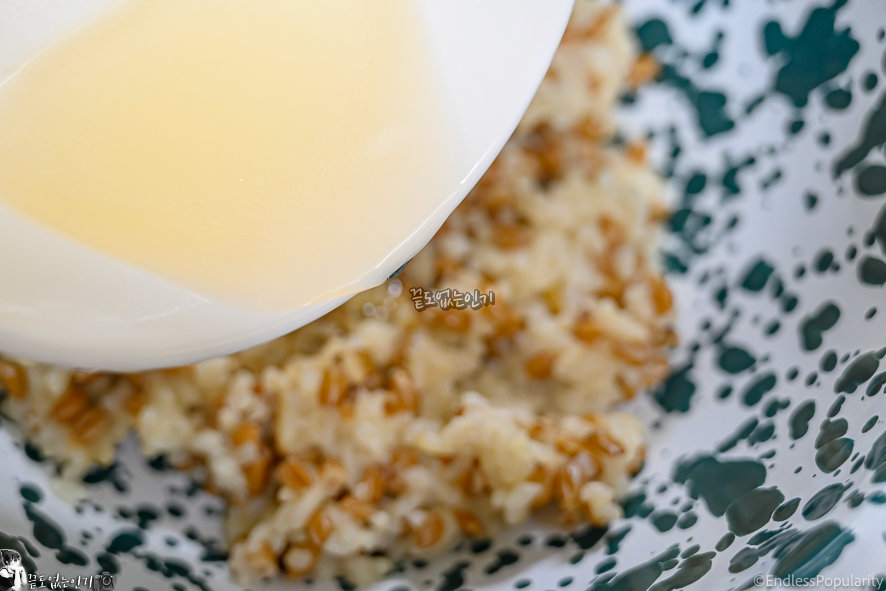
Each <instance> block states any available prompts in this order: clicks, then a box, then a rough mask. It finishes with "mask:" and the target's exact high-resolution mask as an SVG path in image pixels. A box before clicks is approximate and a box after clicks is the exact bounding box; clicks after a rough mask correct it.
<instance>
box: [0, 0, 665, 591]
mask: <svg viewBox="0 0 886 591" xmlns="http://www.w3.org/2000/svg"><path fill="white" fill-rule="evenodd" d="M654 74H655V66H654V63H651V62H650V61H649V60H648V59H647V58H640V59H635V55H634V53H633V51H632V46H631V43H630V42H629V38H628V36H627V32H626V28H625V26H624V24H623V21H622V17H621V14H620V12H619V9H618V8H617V7H614V6H601V5H598V4H595V3H593V2H590V1H589V0H579V4H578V6H577V8H576V11H575V14H574V17H573V20H572V22H571V24H570V27H569V29H568V31H567V33H566V36H565V38H564V41H563V44H562V46H561V48H560V51H559V52H558V54H557V56H556V58H555V60H554V63H553V66H552V67H551V70H550V72H549V74H548V76H547V78H546V80H545V82H544V84H543V86H542V88H541V90H540V91H539V93H538V96H537V97H536V99H535V101H534V102H533V104H532V106H531V108H530V109H529V111H528V112H527V114H526V117H525V119H524V120H523V122H522V123H521V125H520V127H519V128H518V130H517V132H516V133H515V135H514V137H513V138H512V139H511V141H510V143H509V144H508V145H507V147H506V148H505V150H504V151H503V152H502V154H501V156H500V157H499V158H498V160H497V161H496V162H495V164H494V165H493V167H492V168H491V169H490V170H489V172H488V173H487V174H486V176H485V177H484V178H483V180H482V181H481V183H480V184H479V185H478V186H477V187H476V189H475V190H474V191H473V192H472V194H471V195H470V196H469V197H468V198H467V199H466V200H465V202H464V203H463V204H462V205H461V206H460V207H459V208H458V210H457V211H456V212H455V213H454V215H453V216H452V217H451V218H450V219H449V220H448V221H447V222H446V224H445V225H444V227H443V228H442V229H441V230H440V232H439V233H438V234H437V236H436V237H435V238H434V239H433V241H432V242H431V243H430V244H429V245H428V246H427V247H426V248H425V249H424V250H423V251H422V252H421V253H420V254H419V255H418V256H417V257H416V258H415V259H414V260H413V261H412V262H411V264H410V265H409V266H408V268H407V270H406V271H405V273H404V274H403V275H402V276H400V277H399V278H397V279H395V280H392V281H389V282H388V283H387V284H386V285H383V286H381V287H378V288H376V289H374V290H371V291H369V292H367V293H364V294H361V295H359V296H357V297H355V298H354V299H353V300H352V301H351V302H349V303H348V304H346V305H345V306H343V307H342V308H340V309H338V310H336V311H334V312H333V313H331V314H329V315H327V316H326V317H324V318H321V319H320V320H317V321H316V322H314V323H312V324H311V325H309V326H306V327H304V328H302V329H300V330H298V331H296V332H294V333H292V334H290V335H287V336H285V337H282V338H280V339H278V340H276V341H273V342H271V343H268V344H266V345H263V346H260V347H257V348H255V349H252V350H249V351H245V352H242V353H239V354H236V355H231V356H228V357H223V358H220V359H213V360H211V361H206V362H203V363H198V364H195V365H192V366H189V367H183V368H176V369H171V370H163V371H154V372H147V373H143V374H138V375H111V374H104V373H88V372H77V371H71V370H67V369H63V368H58V367H47V366H43V365H39V364H33V363H28V362H25V361H21V360H18V361H13V360H5V361H0V384H2V385H3V389H4V390H5V391H6V393H7V396H6V398H5V400H4V402H3V411H4V413H5V414H7V415H8V416H11V417H12V418H14V420H16V421H17V422H18V423H19V424H20V425H21V427H22V428H23V430H24V432H25V433H26V434H27V436H28V437H29V438H30V440H31V441H32V442H33V443H34V444H35V445H37V446H38V447H39V448H40V449H41V450H42V451H43V453H44V454H46V455H48V456H50V457H53V458H55V459H57V460H58V461H60V462H61V466H62V469H63V473H64V475H65V476H67V477H71V478H78V477H80V476H82V474H83V473H84V472H85V471H86V470H88V469H89V468H90V467H92V466H93V465H95V464H109V463H111V462H112V461H113V459H114V450H115V446H116V444H117V443H118V442H119V441H120V440H121V439H122V438H124V437H126V436H127V434H128V433H130V432H131V431H132V430H134V431H135V432H136V433H137V435H138V437H139V439H140V441H141V446H142V449H143V451H144V453H145V454H146V455H147V456H156V455H159V454H165V455H166V457H167V458H168V459H169V460H170V461H171V462H172V463H173V464H174V465H176V466H178V467H180V468H181V469H186V470H193V471H195V473H196V474H199V475H200V476H201V477H202V478H203V481H204V483H205V486H206V487H207V489H209V490H211V491H214V492H216V493H217V494H219V495H222V496H223V497H224V498H225V499H226V500H227V503H228V505H227V506H228V509H227V513H226V516H225V529H226V535H227V538H228V542H229V547H230V559H229V560H230V566H231V569H232V571H233V572H234V573H235V575H236V576H237V577H238V578H239V579H240V580H241V581H242V582H244V583H249V582H251V581H255V580H259V579H264V578H269V577H275V576H278V575H280V574H285V575H288V576H290V577H295V578H299V577H303V576H307V575H309V574H311V575H312V576H314V577H330V576H334V575H339V574H343V575H345V576H347V577H349V578H350V579H352V580H354V581H355V582H357V583H363V582H367V581H371V580H373V579H377V578H379V577H381V576H384V574H385V573H386V572H388V571H389V570H390V569H391V568H392V567H393V566H394V563H395V561H396V560H398V559H399V558H401V557H403V556H404V555H412V556H416V555H419V556H420V555H428V554H432V553H435V552H439V551H441V550H444V549H447V548H450V547H451V546H452V545H453V544H454V543H455V542H456V541H458V540H459V539H460V538H462V537H463V536H470V537H477V536H487V535H491V534H492V533H494V532H495V531H496V529H498V528H500V527H502V526H505V525H509V524H516V523H519V522H521V521H523V520H525V519H526V518H527V517H528V516H530V515H531V514H533V513H534V512H537V511H540V510H541V509H542V508H544V507H548V506H550V507H554V508H556V511H557V512H558V514H559V516H560V519H562V521H563V522H564V523H566V524H575V523H578V522H591V523H596V524H603V523H606V522H607V521H609V520H611V519H613V518H617V517H619V515H620V507H619V505H618V504H617V502H616V501H617V499H618V498H619V496H620V495H622V494H623V493H624V491H625V488H626V486H627V480H628V478H629V477H630V475H631V474H632V473H634V472H635V471H636V470H638V469H639V467H640V466H641V464H642V462H643V457H644V444H643V434H642V432H641V428H640V425H639V423H638V421H637V420H636V419H635V418H634V417H632V416H630V415H629V414H626V413H624V412H619V411H617V410H613V407H614V405H616V404H618V403H619V402H621V401H623V400H625V399H628V398H631V397H632V396H634V394H635V393H636V392H638V391H640V390H643V389H646V388H649V387H650V386H652V385H654V384H655V383H656V382H658V381H659V380H660V379H661V378H662V377H663V376H664V374H665V372H666V370H667V360H666V351H667V348H668V347H670V346H672V345H673V344H674V342H675V335H674V333H673V331H672V330H671V325H672V320H673V318H672V301H671V294H670V291H669V290H668V288H667V286H666V285H665V284H664V282H663V280H662V276H661V273H660V272H659V271H658V270H657V268H656V260H657V254H656V240H657V234H658V233H659V227H658V226H659V223H660V222H661V220H662V219H664V217H665V216H666V207H665V204H664V202H663V200H662V190H661V185H660V182H659V180H658V179H657V178H656V176H655V175H654V174H653V173H652V172H651V171H650V170H649V168H648V167H647V166H646V164H645V161H644V160H645V156H644V150H643V147H642V146H641V145H637V144H634V145H628V146H627V147H622V148H614V147H608V144H609V143H610V136H611V134H612V128H613V126H612V122H611V120H610V117H609V113H610V111H611V109H612V107H613V103H614V101H615V100H616V97H617V95H618V94H619V93H620V92H621V91H622V90H623V88H624V87H625V86H626V85H630V84H638V83H641V82H642V81H643V80H644V79H647V78H649V77H650V76H652V75H654ZM411 288H423V289H426V290H431V291H437V290H443V289H447V288H448V289H454V290H458V291H460V292H474V290H479V291H480V292H482V293H488V292H494V293H495V303H494V304H492V305H488V306H486V307H483V308H481V309H479V310H473V309H471V308H468V309H466V310H461V311H459V310H449V311H442V310H441V309H440V307H439V306H438V307H432V308H429V309H427V310H425V311H422V312H419V311H417V310H416V306H415V305H414V302H413V301H412V298H411V296H410V289H411Z"/></svg>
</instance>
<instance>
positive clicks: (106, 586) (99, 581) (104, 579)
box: [93, 572, 116, 591]
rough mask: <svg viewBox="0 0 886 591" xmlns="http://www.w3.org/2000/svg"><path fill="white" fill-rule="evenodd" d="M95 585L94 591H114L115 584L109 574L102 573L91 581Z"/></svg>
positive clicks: (114, 580)
mask: <svg viewBox="0 0 886 591" xmlns="http://www.w3.org/2000/svg"><path fill="white" fill-rule="evenodd" d="M93 581H94V585H95V591H114V584H115V583H116V579H115V578H114V576H113V575H112V574H111V573H109V572H103V573H102V574H100V575H99V576H97V577H95V579H93Z"/></svg>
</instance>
